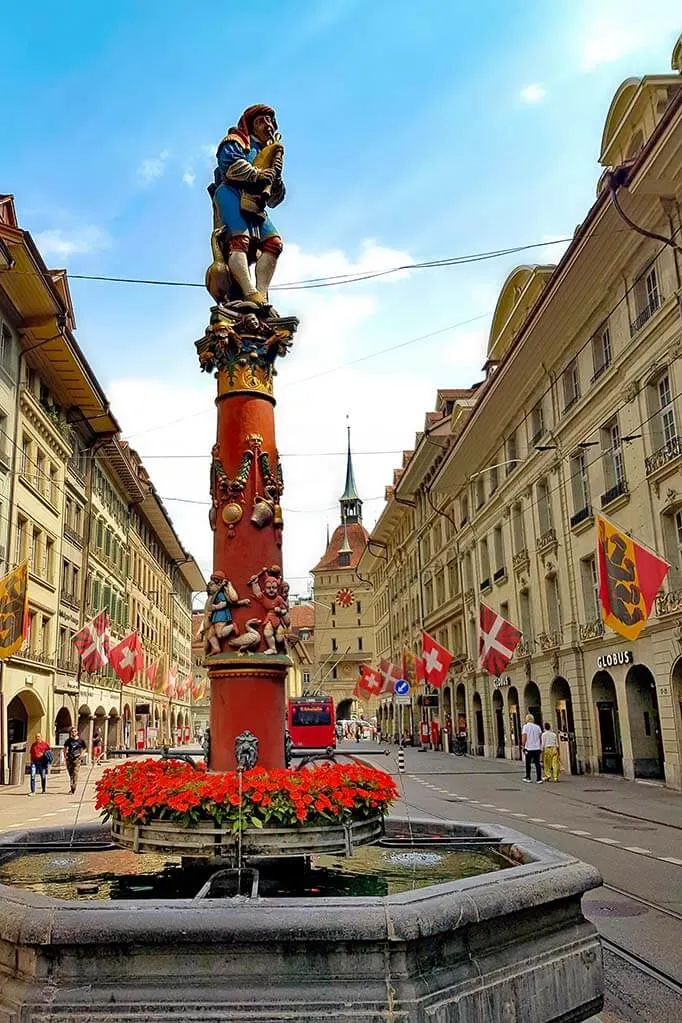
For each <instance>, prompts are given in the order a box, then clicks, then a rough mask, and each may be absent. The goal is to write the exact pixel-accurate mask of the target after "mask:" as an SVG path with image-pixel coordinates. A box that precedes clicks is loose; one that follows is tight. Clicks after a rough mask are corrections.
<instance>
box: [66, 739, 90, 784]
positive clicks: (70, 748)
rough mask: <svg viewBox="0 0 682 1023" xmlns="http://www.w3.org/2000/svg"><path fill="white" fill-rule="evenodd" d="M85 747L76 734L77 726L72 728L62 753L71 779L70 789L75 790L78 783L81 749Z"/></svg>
mask: <svg viewBox="0 0 682 1023" xmlns="http://www.w3.org/2000/svg"><path fill="white" fill-rule="evenodd" d="M86 749H87V746H86V744H85V743H84V742H83V740H82V739H81V737H80V736H79V734H78V729H77V728H72V729H71V730H70V732H69V738H68V739H67V740H66V742H65V743H64V755H65V757H66V770H67V771H68V774H69V779H70V781H71V791H72V792H75V791H76V785H77V784H78V771H79V770H80V766H81V757H82V756H83V751H84V750H86Z"/></svg>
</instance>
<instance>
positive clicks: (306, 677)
mask: <svg viewBox="0 0 682 1023" xmlns="http://www.w3.org/2000/svg"><path fill="white" fill-rule="evenodd" d="M303 685H304V686H308V685H310V672H309V671H304V672H303Z"/></svg>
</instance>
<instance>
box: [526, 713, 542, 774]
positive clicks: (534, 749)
mask: <svg viewBox="0 0 682 1023" xmlns="http://www.w3.org/2000/svg"><path fill="white" fill-rule="evenodd" d="M521 747H522V749H523V752H524V753H525V755H526V777H525V778H524V779H523V780H524V782H527V783H528V784H529V785H530V765H531V764H535V783H536V785H542V768H541V767H540V751H541V749H542V729H541V728H540V726H539V725H536V724H535V718H534V717H533V715H532V714H526V723H525V725H524V726H523V728H522V730H521Z"/></svg>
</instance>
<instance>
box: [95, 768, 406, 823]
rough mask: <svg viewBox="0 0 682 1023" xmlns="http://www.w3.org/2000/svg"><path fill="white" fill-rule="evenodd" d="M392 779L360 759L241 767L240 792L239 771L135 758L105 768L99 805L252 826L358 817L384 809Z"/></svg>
mask: <svg viewBox="0 0 682 1023" xmlns="http://www.w3.org/2000/svg"><path fill="white" fill-rule="evenodd" d="M397 795H398V793H397V790H396V787H395V785H394V783H393V779H392V778H391V777H390V776H389V775H388V774H386V773H385V772H384V771H378V770H376V769H375V768H373V767H365V766H364V765H363V764H334V765H327V764H323V765H320V766H318V767H312V768H310V769H308V770H302V771H291V770H279V771H265V770H263V769H261V768H258V767H255V768H254V769H253V770H251V771H245V772H244V775H243V778H242V785H241V793H240V786H239V777H238V775H237V772H236V771H231V772H229V773H227V774H209V773H208V772H207V771H206V770H204V769H203V768H200V769H199V770H195V769H194V768H192V767H191V766H190V765H189V764H186V763H184V762H182V761H180V760H141V761H140V760H137V761H130V762H126V763H123V764H118V765H117V766H116V767H113V768H111V769H109V770H108V771H105V772H104V774H103V775H102V777H101V779H100V780H99V781H98V782H97V803H96V808H97V809H98V810H102V811H103V816H104V819H105V820H106V819H107V818H109V817H117V818H120V819H121V820H124V821H127V822H129V823H136V824H148V823H149V822H150V821H152V820H168V821H174V822H176V823H179V824H183V825H185V826H186V827H191V826H192V825H193V824H197V823H198V822H199V821H214V822H215V823H216V824H219V825H220V826H223V827H224V826H229V825H230V824H231V825H232V827H233V829H234V830H235V831H238V830H240V828H249V827H256V828H262V827H268V826H270V827H287V826H291V825H297V824H311V825H315V824H317V825H320V824H325V823H329V822H336V821H339V820H340V819H341V818H342V817H343V816H344V815H345V814H347V813H350V814H351V815H352V817H353V818H355V819H361V818H363V817H368V816H370V815H373V814H375V813H377V812H378V811H381V812H382V813H385V812H386V811H387V809H388V807H389V805H390V804H391V803H392V802H393V800H394V799H396V798H397Z"/></svg>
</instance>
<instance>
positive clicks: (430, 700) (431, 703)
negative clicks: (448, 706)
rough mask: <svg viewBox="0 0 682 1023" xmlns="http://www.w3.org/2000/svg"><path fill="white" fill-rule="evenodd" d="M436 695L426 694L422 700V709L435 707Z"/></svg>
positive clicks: (436, 702)
mask: <svg viewBox="0 0 682 1023" xmlns="http://www.w3.org/2000/svg"><path fill="white" fill-rule="evenodd" d="M437 706H438V693H427V695H426V696H425V697H424V698H423V700H422V707H437Z"/></svg>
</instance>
